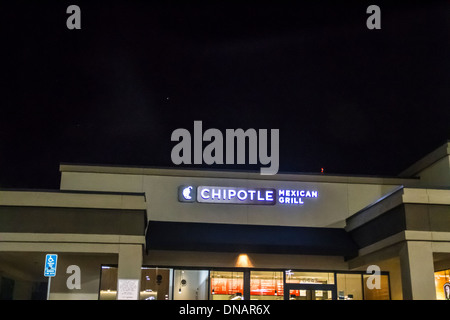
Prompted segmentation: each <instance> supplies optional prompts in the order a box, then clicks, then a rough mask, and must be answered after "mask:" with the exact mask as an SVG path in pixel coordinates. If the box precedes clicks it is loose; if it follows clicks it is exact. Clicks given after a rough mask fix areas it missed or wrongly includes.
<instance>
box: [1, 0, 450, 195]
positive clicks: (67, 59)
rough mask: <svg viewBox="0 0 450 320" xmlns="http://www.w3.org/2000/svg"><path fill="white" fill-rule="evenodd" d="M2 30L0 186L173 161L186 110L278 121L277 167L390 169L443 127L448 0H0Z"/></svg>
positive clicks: (207, 116) (214, 121) (448, 126)
mask: <svg viewBox="0 0 450 320" xmlns="http://www.w3.org/2000/svg"><path fill="white" fill-rule="evenodd" d="M393 3H395V4H393ZM71 4H76V5H78V6H79V7H80V8H81V30H69V29H67V27H66V19H67V18H68V17H69V15H70V14H67V13H66V8H67V7H68V6H69V5H71ZM371 4H376V5H378V6H379V7H380V8H381V30H369V29H368V28H367V27H366V20H367V18H368V17H369V15H370V14H367V13H366V9H367V7H368V6H369V5H371ZM0 36H1V44H0V47H1V57H2V59H1V71H0V72H1V73H0V81H1V83H0V85H1V86H0V90H1V96H0V137H1V138H0V188H42V189H57V188H58V187H59V164H60V163H86V164H111V165H130V166H150V167H176V166H175V165H173V164H172V162H171V158H170V153H171V150H172V147H173V146H174V145H175V144H176V143H175V142H172V141H171V140H170V137H171V133H172V132H173V130H175V129H177V128H186V129H188V130H189V131H191V133H192V132H193V122H194V120H201V121H203V128H204V130H206V129H208V128H218V129H220V130H222V132H225V129H227V128H230V129H237V128H242V129H244V130H245V129H248V128H254V129H279V130H280V154H279V158H280V173H281V172H304V173H319V172H320V170H321V168H324V169H325V174H350V175H379V176H392V175H397V174H398V173H400V172H401V171H402V170H404V169H406V168H407V167H408V166H409V165H411V164H412V163H413V162H415V161H416V160H418V159H419V158H420V157H422V156H424V155H425V154H427V153H428V152H430V151H432V150H433V149H435V148H437V147H439V146H440V145H441V144H443V143H445V142H446V141H447V140H448V139H450V2H449V1H370V2H368V1H333V2H331V1H330V2H326V1H308V2H306V1H270V2H269V1H220V2H219V1H212V0H211V1H203V2H200V1H183V2H182V1H136V0H129V1H101V2H100V1H72V2H67V1H9V3H6V2H5V1H2V2H1V4H0ZM260 166H261V165H260V164H258V165H248V166H245V165H223V166H207V165H198V166H195V165H190V166H184V167H189V168H199V167H201V168H218V169H230V170H259V168H260Z"/></svg>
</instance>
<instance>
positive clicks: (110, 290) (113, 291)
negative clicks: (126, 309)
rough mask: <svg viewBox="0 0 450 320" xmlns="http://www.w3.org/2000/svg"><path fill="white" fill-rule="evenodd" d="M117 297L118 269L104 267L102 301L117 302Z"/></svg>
mask: <svg viewBox="0 0 450 320" xmlns="http://www.w3.org/2000/svg"><path fill="white" fill-rule="evenodd" d="M116 297H117V267H109V266H102V274H101V279H100V300H115V299H116Z"/></svg>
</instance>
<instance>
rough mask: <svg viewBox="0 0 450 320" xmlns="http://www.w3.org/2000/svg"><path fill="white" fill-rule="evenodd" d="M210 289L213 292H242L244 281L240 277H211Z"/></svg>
mask: <svg viewBox="0 0 450 320" xmlns="http://www.w3.org/2000/svg"><path fill="white" fill-rule="evenodd" d="M211 289H212V290H214V294H230V295H231V294H235V293H237V292H240V293H241V294H242V293H243V292H244V281H243V280H242V279H230V278H212V279H211Z"/></svg>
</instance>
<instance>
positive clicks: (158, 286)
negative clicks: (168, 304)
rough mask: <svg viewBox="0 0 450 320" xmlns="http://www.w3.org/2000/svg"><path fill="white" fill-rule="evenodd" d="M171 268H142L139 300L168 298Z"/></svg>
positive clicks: (170, 286) (170, 287)
mask: <svg viewBox="0 0 450 320" xmlns="http://www.w3.org/2000/svg"><path fill="white" fill-rule="evenodd" d="M171 289H172V282H171V269H165V268H145V267H144V268H142V272H141V292H140V300H169V299H170V298H171V297H170V294H171V291H172V290H171Z"/></svg>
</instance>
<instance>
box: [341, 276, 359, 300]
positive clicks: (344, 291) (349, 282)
mask: <svg viewBox="0 0 450 320" xmlns="http://www.w3.org/2000/svg"><path fill="white" fill-rule="evenodd" d="M336 281H337V292H338V299H339V300H362V299H363V293H362V275H361V274H351V273H338V274H337V275H336Z"/></svg>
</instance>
